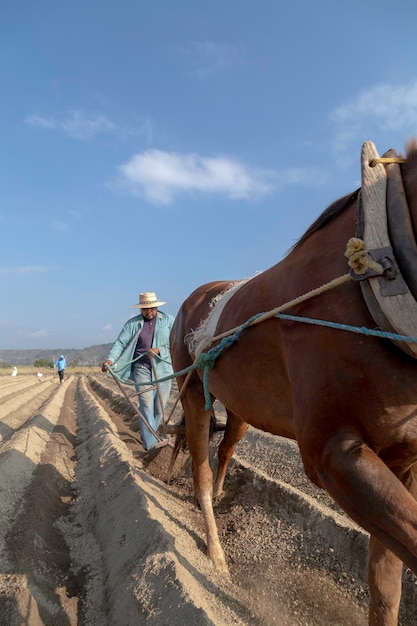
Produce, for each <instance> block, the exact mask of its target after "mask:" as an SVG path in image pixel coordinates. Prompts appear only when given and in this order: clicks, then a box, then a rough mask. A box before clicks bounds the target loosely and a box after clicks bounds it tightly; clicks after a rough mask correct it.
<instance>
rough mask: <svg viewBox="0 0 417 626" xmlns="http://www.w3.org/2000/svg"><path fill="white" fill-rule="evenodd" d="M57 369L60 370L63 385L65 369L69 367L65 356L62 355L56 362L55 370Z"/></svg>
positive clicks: (59, 374)
mask: <svg viewBox="0 0 417 626" xmlns="http://www.w3.org/2000/svg"><path fill="white" fill-rule="evenodd" d="M56 367H57V368H58V376H59V382H60V383H63V382H64V374H65V368H66V367H67V362H66V360H65V357H64V355H63V354H61V356H60V357H59V359H57V360H56V361H55V365H54V369H55V368H56Z"/></svg>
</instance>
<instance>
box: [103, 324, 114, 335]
mask: <svg viewBox="0 0 417 626" xmlns="http://www.w3.org/2000/svg"><path fill="white" fill-rule="evenodd" d="M101 330H102V331H104V332H105V333H109V332H111V331H112V330H113V326H112V325H111V324H105V325H104V326H103V328H102V329H101Z"/></svg>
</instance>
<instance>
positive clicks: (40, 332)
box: [26, 328, 50, 339]
mask: <svg viewBox="0 0 417 626" xmlns="http://www.w3.org/2000/svg"><path fill="white" fill-rule="evenodd" d="M26 334H27V336H28V337H33V338H36V339H38V338H42V337H49V336H50V333H49V332H48V331H47V330H45V328H41V329H40V330H34V331H32V332H28V333H26Z"/></svg>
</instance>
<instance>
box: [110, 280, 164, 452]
mask: <svg viewBox="0 0 417 626" xmlns="http://www.w3.org/2000/svg"><path fill="white" fill-rule="evenodd" d="M163 304H166V302H159V301H158V298H157V297H156V294H155V293H154V292H152V291H149V292H144V293H140V294H139V302H138V304H134V305H132V308H134V309H140V314H139V315H135V316H134V317H131V318H130V319H129V320H128V321H127V322H126V323H125V325H124V326H123V328H122V330H121V331H120V334H119V336H118V338H117V339H116V341H115V342H114V344H113V347H112V349H111V350H110V352H109V354H108V356H107V359H106V361H104V363H103V364H102V366H101V369H102V371H103V372H106V371H107V366H108V365H110V366H112V365H113V363H114V364H115V365H114V371H115V373H116V374H117V376H118V377H119V378H120V379H121V380H125V381H126V380H129V379H130V380H133V381H134V382H135V383H138V385H137V386H136V390H137V391H138V393H139V396H138V398H139V411H140V413H141V414H142V416H143V417H144V418H145V419H146V420H147V422H148V423H149V424H150V426H151V427H152V428H153V429H154V430H155V431H157V430H158V426H159V424H160V422H161V419H162V416H163V412H164V408H165V406H166V403H167V402H168V398H169V394H170V392H171V382H172V379H171V378H169V379H168V380H166V381H163V382H160V383H158V388H157V389H156V388H154V389H150V390H148V385H149V386H154V381H155V380H159V379H161V378H165V377H167V376H171V375H172V374H173V369H172V363H171V353H170V351H169V335H170V332H171V328H172V325H173V323H174V317H173V316H172V315H169V314H168V313H163V312H162V311H159V310H158V307H159V306H162V305H163ZM132 361H133V363H132ZM145 383H146V384H145ZM144 390H146V391H144ZM161 403H162V406H161ZM139 429H140V433H141V436H142V443H143V447H144V448H145V450H151V449H152V448H160V447H162V446H164V445H167V443H169V440H168V439H162V441H160V442H157V439H156V438H155V436H154V435H153V434H152V433H151V431H150V430H149V429H148V428H147V427H146V424H144V423H143V421H142V420H139Z"/></svg>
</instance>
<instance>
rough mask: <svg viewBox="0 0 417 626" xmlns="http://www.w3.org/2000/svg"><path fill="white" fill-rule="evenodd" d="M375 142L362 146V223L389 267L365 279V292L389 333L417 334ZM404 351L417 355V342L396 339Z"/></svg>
mask: <svg viewBox="0 0 417 626" xmlns="http://www.w3.org/2000/svg"><path fill="white" fill-rule="evenodd" d="M377 159H379V155H378V152H377V150H376V148H375V145H374V144H373V143H372V142H371V141H367V142H365V143H364V144H363V146H362V155H361V162H362V163H361V165H362V167H361V170H362V191H361V193H362V200H361V201H362V212H363V215H362V216H361V220H360V222H362V227H363V232H362V233H358V234H359V236H360V237H361V238H362V239H363V240H364V242H365V247H366V250H367V251H368V253H369V254H370V256H371V257H372V258H373V259H374V260H375V261H377V262H378V263H381V265H383V266H384V267H385V268H386V271H385V272H384V275H382V276H374V277H369V278H368V279H367V280H366V281H363V282H361V287H362V292H363V295H364V298H365V301H366V303H367V306H368V308H369V312H370V313H371V315H372V317H373V318H374V320H375V322H376V323H377V324H378V325H379V326H380V327H381V328H382V329H383V330H385V331H387V332H395V333H398V334H400V335H406V336H411V337H417V302H416V300H415V299H414V297H413V295H412V294H411V292H410V290H409V289H408V287H407V284H406V282H405V280H404V278H403V276H402V274H401V272H400V269H399V268H398V264H397V261H396V259H395V255H394V251H393V249H392V246H391V241H390V237H389V232H388V221H387V211H386V198H387V175H386V171H385V167H384V165H383V164H382V163H376V164H373V166H371V163H372V162H374V161H375V160H377ZM395 343H396V345H397V346H398V347H400V348H401V349H402V350H403V351H404V352H406V353H407V354H409V355H410V356H412V357H414V358H417V344H414V343H406V342H395Z"/></svg>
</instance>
